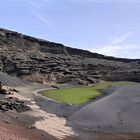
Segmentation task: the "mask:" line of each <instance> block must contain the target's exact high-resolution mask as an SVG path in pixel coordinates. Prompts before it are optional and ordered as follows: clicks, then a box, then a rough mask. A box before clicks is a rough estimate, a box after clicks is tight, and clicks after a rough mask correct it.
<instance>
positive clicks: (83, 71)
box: [0, 28, 140, 84]
mask: <svg viewBox="0 0 140 140" xmlns="http://www.w3.org/2000/svg"><path fill="white" fill-rule="evenodd" d="M139 64H140V60H136V59H135V60H131V59H120V58H114V57H107V56H104V55H100V54H97V53H91V52H89V51H85V50H80V49H75V48H70V47H66V46H64V45H62V44H58V43H53V42H49V41H45V40H41V39H37V38H34V37H29V36H27V35H23V34H20V33H17V32H13V31H9V30H6V29H2V28H0V71H2V72H6V73H8V74H10V75H16V76H18V77H20V78H23V79H26V80H28V81H33V82H40V83H48V82H49V83H50V82H53V83H72V84H88V83H94V82H98V81H100V80H111V81H117V80H119V81H124V80H129V81H137V82H140V66H139Z"/></svg>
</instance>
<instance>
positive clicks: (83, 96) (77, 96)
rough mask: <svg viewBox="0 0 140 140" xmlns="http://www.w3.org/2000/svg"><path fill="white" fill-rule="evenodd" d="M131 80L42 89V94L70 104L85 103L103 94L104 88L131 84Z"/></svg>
mask: <svg viewBox="0 0 140 140" xmlns="http://www.w3.org/2000/svg"><path fill="white" fill-rule="evenodd" d="M131 84H132V83H131V82H104V83H100V84H96V85H94V86H91V87H90V86H83V87H74V88H66V89H56V90H48V91H42V92H41V94H42V95H44V96H47V97H49V98H52V99H55V100H57V101H61V102H65V103H70V104H75V105H78V104H83V103H86V102H88V101H89V100H91V99H93V98H96V97H98V96H101V95H102V94H103V93H101V92H100V90H102V89H106V88H110V87H113V86H115V87H116V86H125V85H131Z"/></svg>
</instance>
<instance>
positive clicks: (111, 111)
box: [67, 85, 140, 140]
mask: <svg viewBox="0 0 140 140" xmlns="http://www.w3.org/2000/svg"><path fill="white" fill-rule="evenodd" d="M67 124H68V125H70V126H71V127H73V128H74V130H75V131H76V132H77V133H78V134H79V136H80V137H81V139H83V140H85V139H88V140H90V139H92V138H94V139H95V140H96V139H98V138H99V137H100V136H101V137H102V136H103V135H104V136H105V137H107V138H108V139H107V140H110V139H113V137H114V139H115V138H117V139H118V140H119V139H124V140H125V139H129V138H133V139H136V140H139V139H140V85H133V86H125V87H122V88H119V89H117V90H116V91H114V92H113V94H110V95H108V96H106V97H104V98H101V99H100V100H97V101H95V102H92V103H90V104H88V105H86V106H84V107H83V108H81V109H80V110H78V111H77V112H76V113H74V114H72V115H71V116H70V117H69V118H68V121H67ZM97 132H98V133H97ZM103 132H104V133H103ZM95 134H96V135H95ZM96 136H97V137H96ZM134 136H135V138H134ZM101 137H100V139H102V138H101ZM105 139H106V138H105Z"/></svg>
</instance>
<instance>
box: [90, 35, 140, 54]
mask: <svg viewBox="0 0 140 140" xmlns="http://www.w3.org/2000/svg"><path fill="white" fill-rule="evenodd" d="M130 35H132V33H126V34H124V35H122V36H120V37H116V38H114V39H113V40H112V41H111V42H110V43H108V44H106V45H103V46H99V47H96V48H94V49H92V50H91V51H92V52H96V53H100V54H104V55H109V56H117V57H120V56H124V57H125V55H127V54H129V53H130V52H131V51H134V50H136V49H138V48H139V47H138V46H137V45H133V44H124V41H126V40H127V38H128V37H129V36H130Z"/></svg>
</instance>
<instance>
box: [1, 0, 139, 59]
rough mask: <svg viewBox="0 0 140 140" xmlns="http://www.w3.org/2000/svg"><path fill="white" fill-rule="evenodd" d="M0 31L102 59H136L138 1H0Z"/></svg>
mask: <svg viewBox="0 0 140 140" xmlns="http://www.w3.org/2000/svg"><path fill="white" fill-rule="evenodd" d="M0 27H2V28H7V29H11V30H15V31H18V32H21V33H24V34H27V35H32V36H35V37H38V38H42V39H46V40H49V41H54V42H59V43H62V44H64V45H66V46H71V47H76V48H81V49H85V50H89V51H92V52H97V53H101V54H105V55H110V56H116V57H127V58H140V0H1V3H0Z"/></svg>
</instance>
